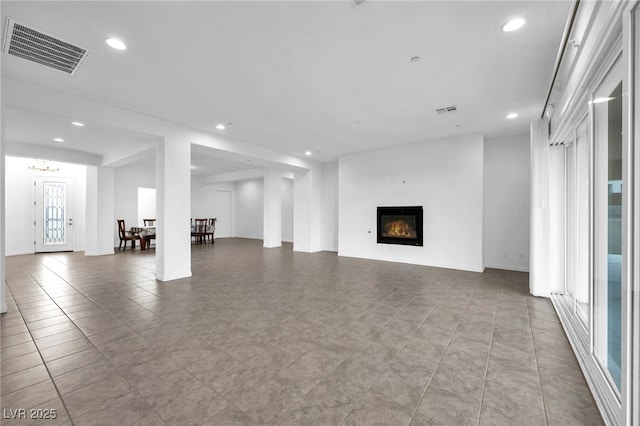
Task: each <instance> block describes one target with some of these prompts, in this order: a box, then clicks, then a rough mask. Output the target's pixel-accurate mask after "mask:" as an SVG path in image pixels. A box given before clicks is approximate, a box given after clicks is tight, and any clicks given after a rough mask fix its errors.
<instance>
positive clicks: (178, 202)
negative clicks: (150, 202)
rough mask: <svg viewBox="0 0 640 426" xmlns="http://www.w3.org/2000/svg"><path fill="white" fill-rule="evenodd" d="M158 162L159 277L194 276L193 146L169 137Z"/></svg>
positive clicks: (157, 270)
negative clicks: (192, 229)
mask: <svg viewBox="0 0 640 426" xmlns="http://www.w3.org/2000/svg"><path fill="white" fill-rule="evenodd" d="M156 162H157V163H156V185H157V188H156V215H157V221H156V278H157V279H158V280H160V281H170V280H176V279H179V278H186V277H190V276H191V229H190V226H189V219H190V218H191V144H190V143H189V141H188V140H185V139H178V138H169V137H167V138H165V140H164V143H159V144H158V148H157V155H156Z"/></svg>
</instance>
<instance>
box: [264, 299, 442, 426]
mask: <svg viewBox="0 0 640 426" xmlns="http://www.w3.org/2000/svg"><path fill="white" fill-rule="evenodd" d="M398 291H400V290H396V291H394V292H393V293H391V294H390V295H389V296H387V297H385V298H384V299H383V300H382V301H380V303H377V304H376V305H375V306H374V307H373V308H371V309H370V310H369V312H371V311H373V310H374V309H375V308H376V307H377V306H379V305H381V304H382V303H383V302H384V301H385V300H388V299H389V298H390V297H391V296H393V295H394V294H395V293H397V292H398ZM414 298H415V296H414V297H413V298H411V300H413V299H414ZM411 300H409V301H408V302H407V303H405V305H404V306H403V307H402V309H400V310H399V311H398V312H397V313H396V314H395V315H394V316H393V317H391V319H389V321H387V322H385V323H384V325H382V327H380V328H378V329H377V330H376V333H377V332H378V331H380V330H382V329H383V328H384V327H385V326H386V325H387V324H389V323H390V322H391V321H393V319H394V318H396V317H397V316H398V315H399V314H400V312H402V311H403V310H404V309H405V308H406V307H407V306H409V304H410V303H411ZM363 315H364V314H363ZM429 315H431V313H429ZM429 315H427V318H428V317H429ZM427 318H425V319H424V320H423V321H422V322H421V323H420V326H421V325H422V323H424V321H426V319H427ZM420 326H418V328H416V331H414V333H413V334H412V335H411V337H413V335H414V334H415V333H416V332H417V331H418V329H419V328H420ZM374 334H375V333H374ZM411 337H409V339H408V340H407V342H408V341H409V340H411ZM404 346H406V343H405V345H403V348H404ZM358 347H360V346H357V347H356V349H357V348H358ZM356 349H354V350H352V351H351V352H350V353H349V355H348V356H347V357H346V358H345V359H344V360H342V361H341V362H340V363H338V365H336V366H335V367H334V368H333V369H332V370H331V371H329V372H328V373H327V374H326V375H325V376H324V377H323V378H322V379H320V380H318V381H317V382H316V383H314V384H313V386H312V387H311V388H310V389H309V390H308V391H307V392H306V393H303V394H302V396H301V397H300V398H298V399H297V400H296V401H294V403H293V404H291V405H290V406H289V407H287V408H286V409H285V410H283V411H282V413H280V415H279V416H278V417H276V419H275V420H274V423H275V422H277V421H278V420H279V419H280V418H281V417H282V415H283V414H285V413H286V412H287V411H289V409H290V408H291V407H293V406H294V405H295V404H297V403H298V401H300V400H302V399H303V398H304V397H305V395H306V394H307V393H308V392H310V391H311V390H312V389H313V388H314V387H316V386H317V385H318V383H320V382H322V381H323V380H324V379H325V378H326V377H328V376H329V375H330V374H331V373H333V372H334V371H336V369H337V368H338V367H339V366H340V365H341V364H342V363H343V362H344V361H346V360H347V359H348V358H349V357H350V356H351V355H353V353H355V351H356ZM400 350H402V349H400ZM398 352H399V351H398ZM394 358H395V355H394ZM296 361H297V360H296ZM391 361H393V358H391V360H389V362H388V363H387V364H386V365H385V367H384V368H386V366H388V365H389V364H390V363H391ZM294 362H295V361H294ZM292 364H293V363H292ZM384 368H383V369H382V372H380V374H378V375H377V376H376V379H375V380H374V381H373V383H372V384H371V385H369V387H368V388H367V389H365V390H364V392H363V394H362V396H361V397H360V398H358V400H357V401H356V402H355V403H354V404H353V407H355V406H356V405H357V404H358V403H359V402H360V401H361V400H362V398H363V397H364V395H366V394H367V392H369V389H371V386H373V384H374V383H375V382H376V381H377V380H378V378H380V376H381V375H382V373H383V372H384ZM354 386H357V385H355V384H354ZM358 387H359V386H358ZM353 407H352V408H351V410H349V411H348V412H347V413H346V414H345V415H344V416H343V417H342V419H341V420H340V422H339V423H338V425H341V424H342V423H343V422H344V421H345V419H346V418H347V417H349V414H351V411H353Z"/></svg>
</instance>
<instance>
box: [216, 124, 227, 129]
mask: <svg viewBox="0 0 640 426" xmlns="http://www.w3.org/2000/svg"><path fill="white" fill-rule="evenodd" d="M216 129H218V130H224V129H226V127H224V124H218V125H217V126H216Z"/></svg>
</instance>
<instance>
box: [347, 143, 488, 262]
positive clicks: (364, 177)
mask: <svg viewBox="0 0 640 426" xmlns="http://www.w3.org/2000/svg"><path fill="white" fill-rule="evenodd" d="M483 164H484V162H483V137H482V135H471V136H464V137H454V138H448V139H442V140H435V141H429V142H423V143H417V144H410V145H404V146H399V147H394V148H385V149H379V150H374V151H368V152H362V153H355V154H350V155H345V156H343V157H340V160H339V178H338V180H339V187H340V191H339V196H338V199H339V206H338V207H339V208H338V211H339V224H338V229H339V250H338V254H339V255H341V256H352V257H361V258H367V259H378V260H387V261H394V262H405V263H412V264H418V265H432V266H439V267H445V268H453V269H463V270H470V271H482V270H483V269H484V268H483V266H484V265H483V257H482V251H483V244H482V233H483V228H482V227H483V220H482V215H483V208H482V203H483V196H482V191H483V184H482V180H483ZM377 206H423V208H424V227H423V229H424V247H415V246H401V245H388V244H377V243H376V207H377Z"/></svg>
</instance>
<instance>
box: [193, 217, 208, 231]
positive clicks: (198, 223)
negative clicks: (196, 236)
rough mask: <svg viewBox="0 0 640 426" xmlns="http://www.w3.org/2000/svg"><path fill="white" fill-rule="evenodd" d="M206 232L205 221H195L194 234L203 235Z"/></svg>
mask: <svg viewBox="0 0 640 426" xmlns="http://www.w3.org/2000/svg"><path fill="white" fill-rule="evenodd" d="M206 230H207V219H196V226H195V232H197V233H201V232H202V233H204V232H206Z"/></svg>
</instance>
